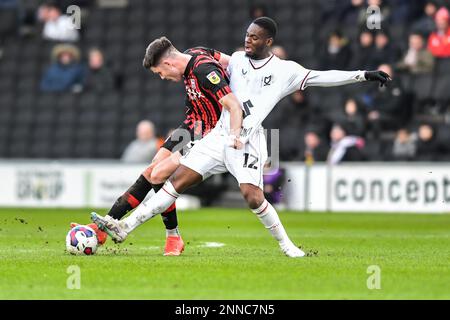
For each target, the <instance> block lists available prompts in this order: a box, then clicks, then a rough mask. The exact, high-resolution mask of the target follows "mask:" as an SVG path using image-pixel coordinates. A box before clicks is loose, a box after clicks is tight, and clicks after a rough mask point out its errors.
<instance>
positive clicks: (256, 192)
mask: <svg viewBox="0 0 450 320" xmlns="http://www.w3.org/2000/svg"><path fill="white" fill-rule="evenodd" d="M241 192H242V195H243V197H244V199H245V201H246V202H247V204H248V206H249V207H250V208H251V209H257V208H259V207H260V206H261V204H262V203H263V202H264V194H263V193H262V191H261V190H260V189H259V188H257V189H256V188H241Z"/></svg>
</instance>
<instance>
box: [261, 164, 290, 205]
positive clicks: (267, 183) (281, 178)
mask: <svg viewBox="0 0 450 320" xmlns="http://www.w3.org/2000/svg"><path fill="white" fill-rule="evenodd" d="M268 165H269V164H266V166H265V167H266V168H267V167H268ZM285 175H286V172H285V170H284V169H283V168H277V169H276V170H273V172H271V173H270V174H265V175H264V176H263V179H264V196H265V197H266V199H267V201H270V203H273V204H275V205H277V206H279V205H281V204H282V200H283V192H282V190H281V189H282V187H283V185H284V182H285Z"/></svg>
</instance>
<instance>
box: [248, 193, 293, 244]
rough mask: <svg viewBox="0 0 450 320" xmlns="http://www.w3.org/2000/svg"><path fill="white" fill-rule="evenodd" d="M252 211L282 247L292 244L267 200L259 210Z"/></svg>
mask: <svg viewBox="0 0 450 320" xmlns="http://www.w3.org/2000/svg"><path fill="white" fill-rule="evenodd" d="M252 211H253V213H256V216H257V217H258V218H259V220H261V222H262V224H263V225H264V226H265V227H266V229H268V230H269V231H270V233H271V234H272V236H273V237H274V238H275V239H276V240H277V241H278V242H279V244H280V245H285V244H289V243H291V240H290V239H289V237H288V235H287V233H286V230H284V227H283V224H282V223H281V221H280V218H279V217H278V213H277V211H276V210H275V208H274V207H273V206H272V205H271V204H270V203H269V202H268V201H267V200H264V202H263V204H262V205H261V206H260V207H259V208H258V209H252Z"/></svg>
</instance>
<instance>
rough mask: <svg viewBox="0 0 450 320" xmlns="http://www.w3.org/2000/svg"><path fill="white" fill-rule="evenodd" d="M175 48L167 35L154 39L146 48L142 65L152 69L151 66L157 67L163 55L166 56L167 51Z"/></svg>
mask: <svg viewBox="0 0 450 320" xmlns="http://www.w3.org/2000/svg"><path fill="white" fill-rule="evenodd" d="M172 49H175V48H174V46H173V45H172V42H170V40H169V39H167V38H166V37H161V38H159V39H156V40H154V41H153V42H152V43H150V44H149V45H148V47H147V50H145V56H144V61H143V62H142V65H143V66H144V68H145V69H150V68H151V67H155V66H157V65H158V63H159V61H160V60H161V57H162V56H164V55H165V54H166V53H167V52H169V51H171V50H172Z"/></svg>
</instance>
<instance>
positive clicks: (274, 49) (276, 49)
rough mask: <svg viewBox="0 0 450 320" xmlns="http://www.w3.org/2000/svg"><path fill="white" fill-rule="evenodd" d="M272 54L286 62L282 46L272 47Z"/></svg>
mask: <svg viewBox="0 0 450 320" xmlns="http://www.w3.org/2000/svg"><path fill="white" fill-rule="evenodd" d="M272 53H273V54H274V55H275V56H276V57H278V58H280V59H283V60H286V59H287V57H288V55H287V52H286V50H285V49H284V48H283V47H282V46H273V47H272Z"/></svg>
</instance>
